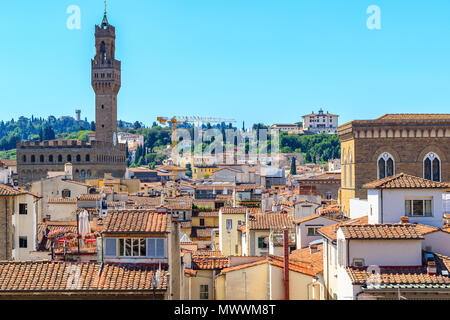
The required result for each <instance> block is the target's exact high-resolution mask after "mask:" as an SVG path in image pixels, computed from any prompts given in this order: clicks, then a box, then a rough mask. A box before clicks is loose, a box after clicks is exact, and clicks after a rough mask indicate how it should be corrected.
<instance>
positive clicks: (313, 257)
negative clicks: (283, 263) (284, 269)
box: [289, 243, 323, 273]
mask: <svg viewBox="0 0 450 320" xmlns="http://www.w3.org/2000/svg"><path fill="white" fill-rule="evenodd" d="M289 260H291V261H296V262H303V263H309V264H311V265H312V268H313V271H314V272H316V273H321V272H323V244H322V243H321V244H318V245H317V251H316V252H314V253H311V249H310V248H309V247H307V248H303V249H297V250H294V251H292V253H291V254H290V255H289Z"/></svg>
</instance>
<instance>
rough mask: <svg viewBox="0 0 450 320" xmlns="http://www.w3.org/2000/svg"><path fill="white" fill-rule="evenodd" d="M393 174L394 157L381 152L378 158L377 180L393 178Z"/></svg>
mask: <svg viewBox="0 0 450 320" xmlns="http://www.w3.org/2000/svg"><path fill="white" fill-rule="evenodd" d="M394 174H395V161H394V157H393V156H392V155H391V154H390V153H387V152H383V153H382V154H381V155H380V156H379V157H378V179H383V178H386V177H390V176H393V175H394Z"/></svg>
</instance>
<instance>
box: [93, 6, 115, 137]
mask: <svg viewBox="0 0 450 320" xmlns="http://www.w3.org/2000/svg"><path fill="white" fill-rule="evenodd" d="M115 50H116V29H115V28H114V27H113V26H112V25H110V24H109V23H108V18H107V17H106V9H105V15H104V16H103V21H102V24H101V25H100V26H98V25H96V26H95V58H94V59H93V60H92V75H91V77H92V87H93V88H94V91H95V140H97V141H102V142H106V143H116V141H117V94H118V93H119V90H120V87H121V63H120V61H118V60H116V59H115Z"/></svg>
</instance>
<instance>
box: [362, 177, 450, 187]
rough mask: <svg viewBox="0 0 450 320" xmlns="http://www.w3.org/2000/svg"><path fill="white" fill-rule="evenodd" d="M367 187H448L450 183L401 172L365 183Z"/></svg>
mask: <svg viewBox="0 0 450 320" xmlns="http://www.w3.org/2000/svg"><path fill="white" fill-rule="evenodd" d="M363 188H365V189H446V188H450V183H446V182H437V181H431V180H427V179H424V178H420V177H415V176H412V175H409V174H406V173H399V174H396V175H394V176H390V177H387V178H384V179H380V180H376V181H373V182H370V183H366V184H365V185H363Z"/></svg>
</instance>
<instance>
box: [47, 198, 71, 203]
mask: <svg viewBox="0 0 450 320" xmlns="http://www.w3.org/2000/svg"><path fill="white" fill-rule="evenodd" d="M48 203H50V204H76V203H77V199H76V198H48Z"/></svg>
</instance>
